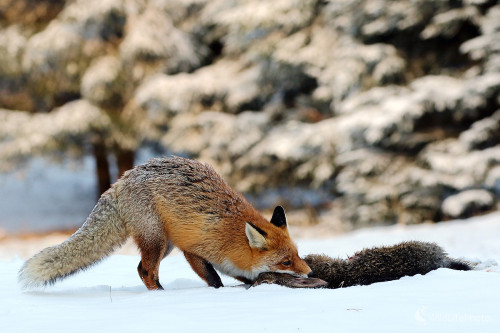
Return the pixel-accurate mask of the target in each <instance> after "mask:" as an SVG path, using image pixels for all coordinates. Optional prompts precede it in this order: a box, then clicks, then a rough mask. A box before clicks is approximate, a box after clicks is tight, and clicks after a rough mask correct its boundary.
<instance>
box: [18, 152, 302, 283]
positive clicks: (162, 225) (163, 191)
mask: <svg viewBox="0 0 500 333" xmlns="http://www.w3.org/2000/svg"><path fill="white" fill-rule="evenodd" d="M129 237H132V238H133V239H134V241H135V242H136V244H137V246H138V247H139V250H140V253H141V261H140V262H139V266H138V267H137V271H138V272H139V276H140V278H141V279H142V281H143V282H144V284H145V285H146V287H147V288H148V289H150V290H154V289H163V288H162V286H161V284H160V282H159V276H158V268H159V266H160V261H161V260H162V259H163V258H165V257H166V256H167V255H168V254H169V253H170V251H172V249H173V248H174V246H176V247H178V248H179V249H180V250H181V251H183V252H184V256H185V257H186V259H187V261H188V262H189V264H190V265H191V267H192V268H193V270H194V271H195V272H196V273H197V274H198V275H199V276H200V277H201V278H202V279H203V280H204V281H205V282H206V283H207V284H208V285H209V286H212V287H215V288H218V287H222V286H223V284H222V282H221V279H220V277H219V275H218V274H217V272H216V271H215V269H217V270H218V271H219V272H221V273H223V274H227V275H229V276H232V277H234V278H236V279H238V280H240V281H242V282H244V283H248V284H249V283H252V282H253V281H254V280H255V279H256V278H257V276H258V275H259V274H260V273H263V272H281V273H285V272H286V273H289V274H292V275H294V276H296V277H307V276H308V275H309V274H310V273H311V269H310V268H309V266H308V265H307V264H306V263H305V261H304V260H302V259H301V258H300V257H299V255H298V253H297V247H296V246H295V244H294V243H293V242H292V240H291V238H290V236H289V234H288V229H287V223H286V217H285V211H284V210H283V208H282V207H280V206H278V207H276V208H275V210H274V213H273V215H272V218H271V220H270V223H269V221H267V220H266V219H265V218H264V217H262V215H261V214H260V213H258V212H257V210H255V209H254V208H253V207H252V206H251V205H250V204H249V203H248V202H247V200H245V198H244V197H243V196H242V195H241V194H239V193H237V192H235V191H234V190H233V189H231V188H230V187H229V186H228V185H227V184H226V182H225V181H224V180H223V179H222V178H221V177H220V176H219V175H218V174H217V173H216V172H215V171H214V169H213V168H212V167H210V166H209V165H207V164H202V163H200V162H197V161H194V160H189V159H185V158H181V157H171V158H157V159H152V160H150V161H149V162H147V163H145V164H143V165H139V166H137V167H135V168H133V169H131V170H129V171H127V172H125V173H124V174H123V176H122V177H121V178H120V179H118V180H117V181H116V183H115V184H113V186H112V187H111V188H110V189H109V190H108V191H106V192H105V193H104V194H103V195H102V196H101V198H100V199H99V201H98V202H97V204H96V206H95V207H94V209H93V211H92V212H91V214H90V216H89V217H88V218H87V220H86V221H85V223H84V224H83V225H82V227H81V228H80V229H79V230H78V231H76V232H75V233H74V234H73V235H72V236H71V237H70V238H68V239H67V240H66V241H64V242H63V243H61V244H59V245H56V246H52V247H49V248H46V249H44V250H42V251H40V252H39V253H38V254H36V255H34V256H33V257H32V258H30V259H29V260H28V261H27V262H26V263H25V264H24V266H23V267H22V268H21V270H20V271H19V280H20V282H21V283H22V284H23V285H24V287H36V286H45V285H47V284H52V283H54V282H56V281H57V280H59V279H62V278H64V277H66V276H68V275H71V274H73V273H75V272H78V271H79V270H82V269H84V268H87V267H89V266H91V265H92V264H94V263H97V262H98V261H100V260H101V259H103V258H104V257H106V256H108V255H110V254H111V252H113V251H114V250H115V249H116V248H118V247H119V246H121V245H122V244H123V243H124V242H125V241H126V240H127V239H128V238H129Z"/></svg>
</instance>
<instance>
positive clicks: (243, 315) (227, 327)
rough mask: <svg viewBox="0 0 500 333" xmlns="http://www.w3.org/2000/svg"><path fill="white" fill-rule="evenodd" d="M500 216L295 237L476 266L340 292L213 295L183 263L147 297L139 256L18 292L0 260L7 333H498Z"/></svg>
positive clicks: (341, 252)
mask: <svg viewBox="0 0 500 333" xmlns="http://www.w3.org/2000/svg"><path fill="white" fill-rule="evenodd" d="M499 220H500V213H498V212H497V213H492V214H490V215H486V216H483V217H477V218H472V219H469V220H464V221H451V222H445V223H440V224H426V225H417V226H407V227H402V226H391V227H379V228H370V229H363V230H359V231H356V232H354V233H350V234H346V235H342V236H338V237H330V238H328V239H321V240H314V239H298V240H297V243H298V245H299V250H300V252H301V254H303V255H304V254H307V253H327V254H329V255H331V256H341V257H345V256H346V255H348V254H350V253H352V252H353V251H356V250H360V249H361V248H363V247H370V246H375V245H382V244H384V245H388V244H394V243H397V242H399V241H401V240H406V239H418V240H428V241H436V242H438V243H439V244H440V245H442V246H443V247H444V248H445V249H446V250H447V251H448V252H449V253H450V255H452V256H455V257H461V256H464V257H465V258H468V259H474V260H475V258H478V259H479V260H482V261H483V264H482V266H480V269H478V270H475V271H471V272H462V271H453V270H449V269H439V270H436V271H433V272H430V273H429V274H427V275H424V276H421V275H417V276H414V277H404V278H402V279H400V280H397V281H390V282H384V283H377V284H373V285H370V286H357V287H349V288H343V289H335V290H328V289H317V290H311V289H288V288H285V287H280V286H277V285H263V286H259V287H256V288H250V289H248V290H247V289H245V288H244V287H241V286H239V283H238V282H237V281H235V280H233V279H231V278H228V277H223V278H222V280H223V282H224V284H225V285H226V287H225V288H220V289H214V288H210V287H207V286H206V285H205V284H204V282H203V281H201V279H199V278H198V277H197V276H196V275H195V273H194V272H193V271H192V270H191V269H190V267H189V265H188V264H187V262H186V261H185V259H184V258H183V256H182V255H179V254H177V255H171V256H169V257H167V258H165V259H164V260H163V262H162V265H161V267H160V280H161V282H162V285H163V286H164V287H165V290H164V291H154V292H151V291H147V290H146V288H145V287H144V285H143V284H142V282H141V281H140V279H139V277H138V275H137V272H136V267H137V264H138V262H139V257H138V256H136V255H133V256H131V255H113V256H111V257H110V258H108V259H107V260H105V261H104V262H102V263H100V264H98V265H96V266H94V267H92V268H90V269H89V270H87V271H85V272H81V273H79V274H77V275H75V276H72V277H69V278H67V279H66V280H64V281H62V282H60V283H58V284H56V285H54V286H51V287H47V288H45V289H38V290H31V291H23V290H21V288H20V286H19V285H18V284H17V271H18V269H19V268H20V267H21V265H22V263H23V261H22V260H21V259H20V258H18V257H15V256H13V257H11V259H8V260H2V261H0V322H1V323H2V324H1V325H2V326H1V327H2V332H31V331H34V332H51V333H53V332H63V331H64V332H67V331H71V332H72V333H73V332H86V333H88V332H104V331H106V332H117V331H120V332H146V331H169V332H199V331H203V332H260V331H262V332H272V331H276V332H296V331H299V332H332V331H335V332H358V331H368V330H370V331H371V332H387V331H394V332H401V331H404V332H421V331H424V330H425V331H434V332H437V331H439V332H498V331H499V330H500V307H499V306H498V302H499V300H500V287H499V286H500V274H499V273H500V268H499V267H498V266H496V265H494V263H493V260H496V261H498V262H500V242H499V241H498V236H499V235H500V224H499V223H498V222H499Z"/></svg>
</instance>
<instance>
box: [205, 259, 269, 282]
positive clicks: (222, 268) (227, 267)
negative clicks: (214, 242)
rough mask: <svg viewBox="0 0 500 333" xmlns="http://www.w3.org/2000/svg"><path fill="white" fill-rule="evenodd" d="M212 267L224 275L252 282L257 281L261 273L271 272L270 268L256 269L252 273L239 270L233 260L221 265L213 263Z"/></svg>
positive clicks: (225, 261)
mask: <svg viewBox="0 0 500 333" xmlns="http://www.w3.org/2000/svg"><path fill="white" fill-rule="evenodd" d="M212 265H213V266H214V268H215V269H216V270H218V271H219V272H221V273H222V274H225V275H229V276H232V277H244V278H245V279H248V280H250V281H255V280H256V279H257V276H259V274H260V273H263V272H268V271H269V267H268V266H261V267H256V268H253V269H252V270H251V271H247V270H243V269H239V268H238V267H236V266H235V265H234V264H233V263H232V262H231V260H228V259H226V260H224V261H223V262H222V264H220V265H218V264H215V263H212Z"/></svg>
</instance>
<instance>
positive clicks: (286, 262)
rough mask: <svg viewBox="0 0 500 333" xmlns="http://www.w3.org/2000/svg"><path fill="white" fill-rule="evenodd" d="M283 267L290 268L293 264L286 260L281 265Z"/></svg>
mask: <svg viewBox="0 0 500 333" xmlns="http://www.w3.org/2000/svg"><path fill="white" fill-rule="evenodd" d="M281 264H282V265H283V266H290V265H291V264H292V261H291V260H285V261H283V262H282V263H281Z"/></svg>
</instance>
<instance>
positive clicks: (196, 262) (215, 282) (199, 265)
mask: <svg viewBox="0 0 500 333" xmlns="http://www.w3.org/2000/svg"><path fill="white" fill-rule="evenodd" d="M184 257H186V260H187V261H188V263H189V265H191V268H192V269H193V270H194V271H195V272H196V274H198V276H199V277H201V278H202V279H203V280H204V281H205V282H206V283H207V284H208V285H209V286H210V287H214V288H219V287H224V285H223V284H222V281H221V279H220V276H219V274H217V272H216V271H215V268H214V266H212V264H211V263H209V262H208V261H206V260H205V259H203V258H201V257H199V256H197V255H195V254H192V253H189V252H184Z"/></svg>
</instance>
